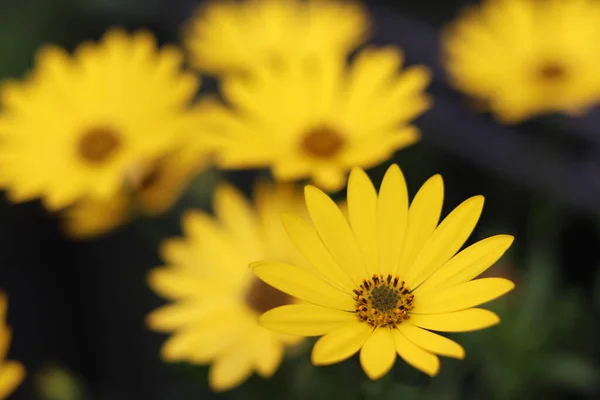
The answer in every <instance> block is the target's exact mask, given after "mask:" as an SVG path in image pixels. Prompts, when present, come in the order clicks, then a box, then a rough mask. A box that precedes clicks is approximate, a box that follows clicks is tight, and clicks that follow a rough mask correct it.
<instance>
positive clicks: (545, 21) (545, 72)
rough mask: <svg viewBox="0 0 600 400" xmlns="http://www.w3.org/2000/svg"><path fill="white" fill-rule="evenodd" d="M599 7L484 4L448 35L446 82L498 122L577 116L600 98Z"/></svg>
mask: <svg viewBox="0 0 600 400" xmlns="http://www.w3.org/2000/svg"><path fill="white" fill-rule="evenodd" d="M599 20H600V5H599V4H598V3H597V2H594V1H590V0H561V1H536V0H485V1H484V3H483V4H482V5H481V6H479V7H472V8H469V9H468V10H467V11H466V12H465V13H464V15H463V16H462V17H461V18H459V19H458V20H457V21H456V22H455V23H454V24H453V25H452V26H451V27H450V28H449V29H448V31H447V32H446V34H445V36H444V51H445V61H446V68H447V71H448V74H449V77H450V79H451V82H452V83H453V84H454V85H455V86H456V87H457V88H458V89H460V90H462V91H464V92H465V93H467V94H469V95H471V96H473V97H474V98H475V99H477V100H479V101H480V102H481V103H482V104H485V105H486V107H489V109H490V110H491V111H492V112H493V113H494V114H495V115H496V116H497V117H498V119H500V120H501V121H503V122H507V123H513V122H518V121H521V120H523V119H526V118H529V117H531V116H534V115H537V114H540V113H545V112H564V113H567V114H572V115H578V114H580V113H582V112H584V111H586V109H588V108H589V107H590V106H592V105H593V104H594V103H595V102H597V101H598V100H599V99H600V78H599V76H598V73H597V69H598V65H599V64H600V49H598V46H597V45H596V43H597V42H598V40H600V24H598V21H599Z"/></svg>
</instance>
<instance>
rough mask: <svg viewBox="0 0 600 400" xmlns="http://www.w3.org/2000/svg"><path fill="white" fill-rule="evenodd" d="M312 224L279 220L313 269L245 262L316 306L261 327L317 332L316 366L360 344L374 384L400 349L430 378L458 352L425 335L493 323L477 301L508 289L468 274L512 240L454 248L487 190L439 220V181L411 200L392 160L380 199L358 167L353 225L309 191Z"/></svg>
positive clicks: (351, 198)
mask: <svg viewBox="0 0 600 400" xmlns="http://www.w3.org/2000/svg"><path fill="white" fill-rule="evenodd" d="M305 197H306V205H307V207H308V212H309V214H310V217H311V219H312V225H309V224H307V223H305V222H304V221H303V220H301V219H299V218H297V217H294V216H290V215H285V216H284V220H283V222H284V226H285V228H286V230H287V233H288V235H289V238H290V240H291V241H292V243H293V244H294V245H295V247H296V249H297V250H298V251H299V252H300V253H301V254H302V255H303V256H304V257H305V259H306V261H307V262H308V265H309V267H308V268H307V267H306V266H304V267H302V266H295V265H290V264H286V263H281V262H271V261H263V262H255V263H253V264H252V265H251V268H252V269H253V270H254V272H255V273H256V274H257V275H258V277H259V278H260V279H262V280H263V281H264V282H266V283H267V284H269V285H272V286H273V287H275V288H277V289H279V290H281V291H282V292H284V293H287V294H289V295H291V296H294V297H297V298H298V299H301V300H304V301H306V302H308V303H311V304H295V305H285V306H283V307H278V308H274V309H272V310H271V311H268V312H266V313H265V314H263V315H262V316H261V318H260V322H261V323H262V325H264V326H265V327H267V328H270V329H273V330H274V331H278V332H282V333H287V334H292V335H302V336H322V337H321V338H320V339H319V340H318V341H317V342H316V344H315V345H314V347H313V351H312V361H313V363H314V364H316V365H327V364H332V363H336V362H339V361H342V360H344V359H347V358H348V357H350V356H352V355H353V354H355V353H356V352H358V351H359V350H360V362H361V364H362V367H363V369H364V371H365V372H366V374H367V375H368V376H369V377H370V378H371V379H378V378H380V377H382V376H383V375H385V374H386V373H387V372H388V371H389V370H390V368H392V366H393V365H394V362H395V360H396V353H398V354H399V355H400V357H401V358H403V359H404V360H405V361H406V362H407V363H408V364H410V365H412V366H413V367H415V368H417V369H419V370H421V371H423V372H425V373H427V374H429V375H432V376H433V375H436V374H437V372H438V369H439V359H438V357H437V355H443V356H448V357H455V358H459V359H462V358H463V357H464V350H463V348H462V347H461V346H460V345H459V344H458V343H456V342H454V341H452V340H450V339H448V338H446V337H443V336H441V335H438V334H436V333H433V332H431V331H432V330H435V331H442V332H463V331H471V330H476V329H482V328H485V327H488V326H491V325H494V324H497V323H498V322H499V319H498V316H497V315H496V314H494V313H492V312H491V311H488V310H484V309H480V308H473V307H475V306H477V305H480V304H482V303H485V302H487V301H489V300H492V299H494V298H496V297H498V296H501V295H503V294H504V293H506V292H508V291H509V290H511V289H512V288H513V286H514V285H513V283H512V282H511V281H509V280H507V279H503V278H483V279H477V280H472V279H473V278H475V277H476V276H477V275H479V274H480V273H482V272H483V271H485V270H486V269H487V268H489V267H490V266H491V265H492V264H493V263H494V262H496V260H498V259H499V258H500V257H501V256H502V254H503V253H504V252H505V251H506V249H507V248H508V247H509V246H510V244H511V243H512V241H513V237H512V236H508V235H498V236H493V237H490V238H487V239H484V240H482V241H479V242H477V243H475V244H473V245H472V246H469V247H468V248H466V249H464V250H462V251H461V252H459V253H458V254H456V253H457V252H458V251H459V249H460V248H461V247H462V246H463V244H464V242H465V241H466V240H467V238H468V237H469V235H470V234H471V231H472V230H473V228H474V227H475V224H476V223H477V220H478V219H479V216H480V214H481V211H482V208H483V197H481V196H475V197H472V198H470V199H468V200H466V201H464V202H463V203H462V204H460V205H459V206H458V207H457V208H456V209H454V211H452V212H451V213H450V214H449V215H448V216H447V217H446V218H445V219H444V220H443V221H442V222H441V223H440V224H439V225H438V220H439V217H440V213H441V210H442V202H443V183H442V179H441V177H440V176H439V175H435V176H433V177H432V178H431V179H429V180H428V181H427V182H426V183H425V184H424V185H423V186H422V187H421V189H420V190H419V192H418V193H417V195H416V196H415V198H414V200H413V201H412V203H411V204H410V207H409V204H408V195H407V189H406V183H405V181H404V177H403V175H402V172H401V171H400V169H399V168H398V166H396V165H393V166H392V167H390V168H389V169H388V172H387V173H386V175H385V177H384V179H383V182H382V184H381V188H380V190H379V194H377V192H376V191H375V188H374V187H373V185H372V183H371V181H370V180H369V178H368V176H367V175H366V174H365V173H364V172H363V171H362V170H360V169H358V168H356V169H354V170H353V171H352V173H351V175H350V180H349V183H348V219H349V221H350V223H349V224H348V222H347V220H346V218H345V217H344V215H343V214H342V212H341V211H340V210H339V209H338V208H337V207H336V205H335V204H334V203H333V202H332V201H331V199H330V198H329V197H327V195H325V194H324V193H323V192H321V191H320V190H319V189H316V188H315V187H312V186H307V187H306V191H305Z"/></svg>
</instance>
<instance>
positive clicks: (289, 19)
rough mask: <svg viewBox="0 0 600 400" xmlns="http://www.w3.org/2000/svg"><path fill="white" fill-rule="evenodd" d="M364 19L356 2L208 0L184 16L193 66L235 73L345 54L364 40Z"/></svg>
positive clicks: (186, 40)
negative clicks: (188, 16)
mask: <svg viewBox="0 0 600 400" xmlns="http://www.w3.org/2000/svg"><path fill="white" fill-rule="evenodd" d="M368 24H369V23H368V18H367V14H366V11H365V10H364V9H363V8H362V7H361V6H359V5H358V4H357V3H349V2H341V1H335V0H333V1H330V0H309V1H302V0H249V1H212V2H209V3H208V4H207V5H204V6H202V7H201V8H199V9H198V13H197V15H196V17H195V18H193V19H192V20H191V21H189V23H188V25H187V29H186V30H185V34H184V42H185V45H186V48H187V51H188V53H189V58H190V63H191V64H192V65H193V66H194V67H196V68H198V69H201V70H205V71H209V72H211V73H225V72H227V73H231V72H235V73H240V72H247V71H252V70H254V69H255V68H263V67H265V66H266V67H278V66H281V65H282V64H284V63H286V62H288V61H290V60H295V59H299V58H311V57H315V58H319V57H321V56H322V55H323V54H327V53H331V52H339V53H343V54H345V53H347V52H349V51H351V50H353V49H354V48H356V47H357V46H358V45H360V44H361V43H362V42H363V41H364V39H365V37H366V31H367V28H368Z"/></svg>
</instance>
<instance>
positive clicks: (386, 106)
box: [209, 47, 431, 190]
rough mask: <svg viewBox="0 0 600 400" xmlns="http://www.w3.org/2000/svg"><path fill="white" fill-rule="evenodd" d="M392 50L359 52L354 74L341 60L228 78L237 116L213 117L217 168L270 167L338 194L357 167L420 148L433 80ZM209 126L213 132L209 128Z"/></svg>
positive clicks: (226, 88) (226, 89)
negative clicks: (419, 122) (419, 123)
mask: <svg viewBox="0 0 600 400" xmlns="http://www.w3.org/2000/svg"><path fill="white" fill-rule="evenodd" d="M402 61H403V56H402V53H401V51H400V50H398V49H397V48H393V47H388V48H383V49H373V48H367V49H364V50H362V51H360V52H359V53H358V55H357V57H356V59H355V60H354V61H353V63H352V64H351V65H350V66H347V64H346V57H345V56H344V55H340V54H329V55H323V56H322V57H320V58H318V59H313V60H311V61H310V62H306V63H302V62H299V63H294V64H290V65H288V66H286V67H282V68H281V69H277V70H272V69H270V70H268V71H267V70H264V71H262V72H261V73H258V74H256V75H255V76H254V77H253V78H251V79H240V78H236V77H229V78H226V79H225V80H224V82H223V93H224V96H225V98H226V99H227V101H228V102H229V103H230V104H232V108H231V109H230V108H227V107H225V106H224V107H223V109H222V110H221V112H220V114H217V113H215V114H214V115H213V119H212V121H211V122H210V123H212V124H213V125H212V128H210V129H209V130H211V131H213V132H215V134H216V136H218V137H217V141H218V145H217V150H216V156H217V163H218V164H219V165H220V166H221V167H223V168H228V169H242V168H253V167H270V168H271V170H272V172H273V174H274V176H275V177H276V178H277V179H279V180H285V181H288V180H295V179H302V178H311V179H312V180H313V182H314V183H315V184H316V185H317V186H320V187H322V188H324V189H326V190H337V189H340V188H341V187H342V186H343V184H344V180H345V176H346V174H347V171H348V170H349V169H350V168H351V167H353V166H361V167H363V168H369V167H372V166H375V165H377V164H379V163H381V162H382V161H384V160H386V159H388V158H389V157H391V156H392V155H393V153H394V152H395V151H396V150H398V149H401V148H403V147H406V146H408V145H410V144H413V143H414V142H416V141H417V140H418V138H419V131H418V129H417V128H416V127H414V126H412V125H410V123H411V121H412V120H413V119H414V118H416V117H417V116H418V115H419V114H421V113H422V112H423V111H425V110H426V109H427V108H428V107H429V106H430V104H431V100H430V99H429V97H428V96H427V95H426V94H425V93H424V89H425V87H426V85H427V84H428V83H429V80H430V72H429V70H428V69H427V68H426V67H424V66H420V65H417V66H411V67H408V68H406V69H405V71H403V72H400V68H401V65H402ZM209 125H210V124H209Z"/></svg>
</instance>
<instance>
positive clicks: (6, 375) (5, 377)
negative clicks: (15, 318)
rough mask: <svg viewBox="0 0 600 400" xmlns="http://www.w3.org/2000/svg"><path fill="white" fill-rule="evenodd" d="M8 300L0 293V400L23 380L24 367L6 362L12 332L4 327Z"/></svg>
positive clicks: (16, 363)
mask: <svg viewBox="0 0 600 400" xmlns="http://www.w3.org/2000/svg"><path fill="white" fill-rule="evenodd" d="M7 309H8V298H7V297H6V294H5V293H3V292H0V399H6V398H8V396H10V394H11V393H12V392H14V390H15V389H16V388H17V386H19V385H20V384H21V382H22V381H23V379H24V378H25V367H23V365H22V364H21V363H19V362H17V361H6V356H7V355H8V348H9V346H10V341H11V339H12V330H11V329H10V327H8V326H7V325H6V313H7Z"/></svg>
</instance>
